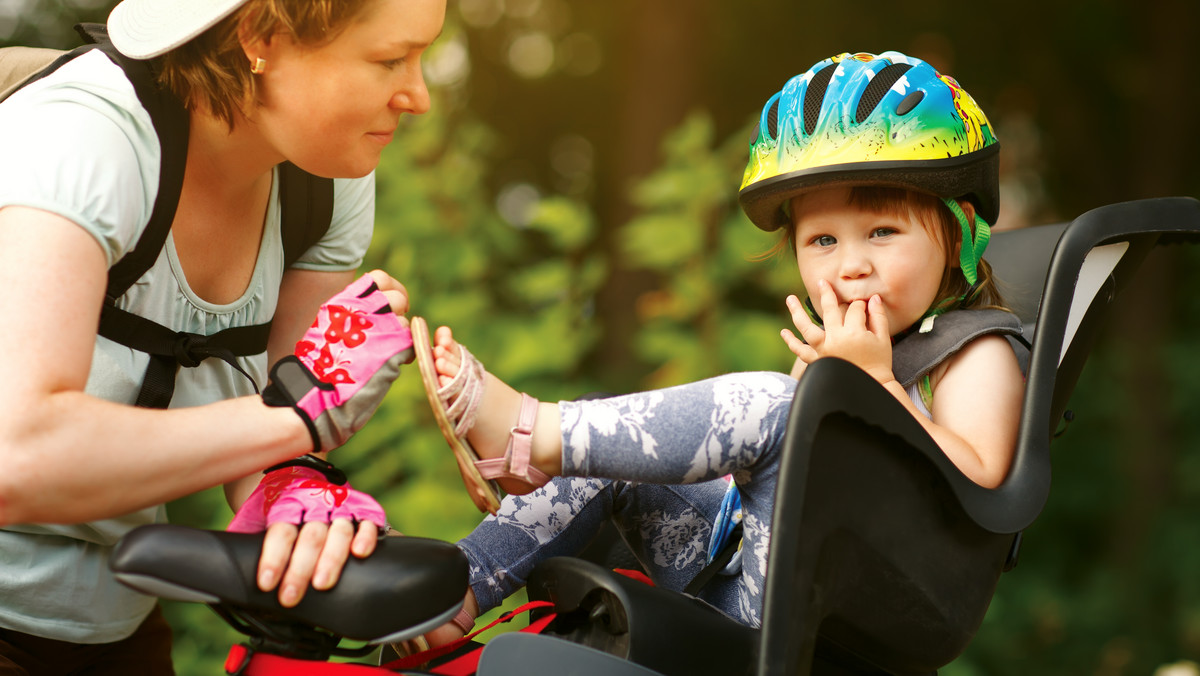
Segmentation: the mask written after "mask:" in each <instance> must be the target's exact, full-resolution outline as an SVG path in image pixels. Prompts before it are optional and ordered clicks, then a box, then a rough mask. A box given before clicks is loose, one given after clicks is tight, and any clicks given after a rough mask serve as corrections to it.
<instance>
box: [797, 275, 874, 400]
mask: <svg viewBox="0 0 1200 676" xmlns="http://www.w3.org/2000/svg"><path fill="white" fill-rule="evenodd" d="M817 293H818V294H819V296H820V303H821V317H822V320H823V322H824V324H825V327H824V329H822V328H820V327H818V326H816V325H815V324H814V323H813V322H812V320H811V319H809V317H808V315H807V314H806V313H805V312H804V308H803V307H802V306H801V305H800V301H799V299H797V298H796V297H795V296H790V297H788V301H787V303H788V309H789V310H790V311H791V313H792V321H793V322H794V323H795V324H796V328H797V329H799V330H800V335H802V336H804V339H805V340H806V341H808V345H804V344H803V343H801V342H800V341H799V339H797V338H796V336H795V335H793V334H792V332H791V331H788V330H786V329H785V330H784V331H783V332H782V334H781V335H782V336H783V340H784V342H785V343H787V345H788V348H789V349H791V350H792V353H793V354H795V355H796V356H797V357H799V358H800V359H801V360H802V361H804V362H805V363H806V364H811V363H812V362H814V361H816V360H817V359H819V358H821V357H839V358H841V359H845V360H846V361H849V362H850V363H852V364H854V365H855V366H858V367H859V368H861V369H862V370H864V371H866V372H867V373H868V374H870V376H871V377H873V378H875V379H876V380H878V381H879V382H880V383H887V382H889V381H892V380H895V375H894V374H893V373H892V337H891V332H890V330H889V327H888V320H887V315H886V314H885V313H884V311H883V301H882V300H881V299H880V298H879V296H878V295H874V296H872V297H871V298H870V299H869V300H868V301H865V302H864V301H861V300H856V301H854V302H852V303H850V305H849V306H847V307H846V309H845V311H844V312H843V310H842V308H841V306H840V305H839V304H838V299H837V294H835V293H834V291H833V288H832V287H831V286H830V285H829V283H828V282H826V281H824V280H821V281H820V282H818V286H817Z"/></svg>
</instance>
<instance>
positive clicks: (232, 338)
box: [100, 304, 271, 408]
mask: <svg viewBox="0 0 1200 676" xmlns="http://www.w3.org/2000/svg"><path fill="white" fill-rule="evenodd" d="M270 331H271V323H270V322H267V323H265V324H254V325H252V326H234V327H230V328H228V329H225V330H223V331H218V332H217V333H214V334H212V335H209V336H202V335H200V334H198V333H187V332H186V331H172V330H171V329H168V328H167V327H165V326H163V325H162V324H159V323H157V322H154V321H151V320H149V319H146V318H145V317H140V316H138V315H135V314H133V313H131V312H126V311H125V310H122V309H120V308H118V307H116V306H114V305H110V304H105V305H104V307H103V308H102V309H101V311H100V335H102V336H104V337H105V338H108V339H109V340H112V341H115V342H117V343H120V344H121V345H124V346H126V347H130V348H133V349H135V350H138V351H141V352H146V353H148V354H149V355H150V363H149V364H147V366H146V376H145V379H144V380H143V381H142V389H141V392H139V393H138V398H137V402H136V405H137V406H143V407H146V408H166V407H167V405H169V404H170V403H171V396H172V395H173V394H174V393H175V374H176V371H177V370H178V369H179V367H180V366H185V367H188V368H192V367H195V366H199V365H200V362H202V361H204V360H205V359H207V358H209V357H216V358H218V359H221V360H223V361H225V362H226V363H228V364H229V365H230V366H232V367H233V368H234V370H236V371H237V372H238V373H241V374H242V375H244V376H246V378H247V379H248V380H249V381H250V382H251V383H252V384H254V378H252V377H250V374H249V373H246V370H245V369H243V368H242V367H241V366H240V365H239V364H238V363H237V357H248V356H250V355H255V354H259V353H260V352H262V351H264V350H265V349H266V346H267V337H268V335H269V334H270ZM254 391H255V392H257V391H258V385H257V384H254Z"/></svg>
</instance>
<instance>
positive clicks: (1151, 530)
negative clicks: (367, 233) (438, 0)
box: [0, 0, 1200, 676]
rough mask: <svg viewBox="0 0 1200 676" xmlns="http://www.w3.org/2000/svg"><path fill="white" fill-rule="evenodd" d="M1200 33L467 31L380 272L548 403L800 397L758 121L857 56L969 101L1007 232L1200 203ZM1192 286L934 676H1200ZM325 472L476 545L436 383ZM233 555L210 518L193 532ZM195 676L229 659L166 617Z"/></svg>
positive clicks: (1, 1)
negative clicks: (750, 157)
mask: <svg viewBox="0 0 1200 676" xmlns="http://www.w3.org/2000/svg"><path fill="white" fill-rule="evenodd" d="M113 4H115V2H113V1H112V0H0V44H26V45H41V46H52V47H70V46H73V45H75V44H76V42H77V41H76V39H75V38H74V34H73V33H72V31H71V26H72V24H73V23H75V22H76V21H80V20H91V21H102V20H103V19H104V18H105V17H106V16H107V14H108V11H109V10H110V9H111V7H112V5H113ZM1198 40H1200V5H1198V4H1197V3H1195V2H1192V1H1190V0H1147V1H1144V2H1139V3H1133V2H1129V1H1128V0H1093V1H1091V2H1081V1H1077V0H1057V1H1054V2H1045V1H1042V2H1033V1H1032V0H1012V1H1011V2H1007V3H1002V4H992V3H962V2H949V1H948V0H929V1H918V2H911V3H897V2H886V3H885V2H875V1H873V0H863V1H862V2H856V3H844V4H835V3H811V2H799V1H796V0H791V1H787V0H738V1H737V2H727V1H724V0H606V1H604V2H598V1H594V0H592V1H589V0H580V1H576V2H569V1H568V0H451V2H450V6H449V10H448V15H447V24H446V29H445V32H444V34H443V36H442V38H441V39H440V41H439V42H438V43H437V44H436V45H435V46H434V47H433V48H432V49H431V50H430V53H429V54H428V56H427V58H426V63H425V67H426V73H427V77H428V80H429V84H430V87H431V89H432V90H433V96H434V107H433V110H432V111H431V112H430V113H429V114H427V115H425V116H422V117H419V118H411V119H406V120H405V121H404V123H403V125H402V127H403V128H402V130H401V133H400V134H398V135H397V140H396V142H395V143H394V144H393V145H392V146H390V147H389V148H388V150H387V151H386V153H385V156H384V159H383V163H382V164H381V166H380V167H379V169H378V188H379V191H378V205H379V212H378V221H377V225H376V233H375V239H374V243H373V246H372V249H371V252H370V254H369V257H368V258H369V260H368V261H367V263H366V265H367V266H379V267H383V268H385V269H387V270H388V271H389V272H390V273H391V274H392V275H393V276H395V277H397V278H399V279H400V280H402V281H403V282H405V284H406V285H407V286H408V289H409V291H410V293H411V297H412V307H413V311H414V313H415V314H419V315H422V316H424V317H426V318H427V319H428V320H429V321H430V323H431V324H435V325H436V324H443V323H444V324H448V325H450V326H452V327H453V328H454V329H455V333H456V335H457V336H458V337H459V339H460V340H462V341H463V342H464V343H466V344H467V345H469V346H470V347H471V349H472V351H473V352H474V353H475V354H476V355H478V356H479V357H480V358H481V359H482V360H483V362H484V363H485V365H486V366H487V367H488V368H489V370H491V371H493V372H495V373H497V374H499V375H500V376H501V377H503V378H505V379H507V380H508V381H509V382H510V383H512V384H513V385H514V386H516V387H517V388H518V389H523V390H527V391H529V392H531V393H533V394H534V395H536V396H538V397H539V398H542V399H554V398H563V399H570V398H575V397H577V396H580V395H582V394H585V393H588V392H595V391H606V392H626V391H633V390H636V389H644V388H648V387H658V386H664V385H671V384H677V383H682V382H687V381H691V380H696V379H700V378H704V377H707V376H711V375H715V374H719V373H723V372H728V371H734V370H751V369H775V370H786V369H787V368H788V366H789V364H790V362H791V359H790V354H789V353H788V351H787V349H786V348H785V347H784V346H783V344H782V342H781V341H780V340H779V338H778V331H779V329H780V328H782V327H784V326H786V325H787V323H788V318H787V315H786V313H785V311H784V307H783V297H784V296H785V295H786V294H787V293H791V292H799V291H801V289H800V288H799V280H798V275H797V274H796V272H795V266H794V264H793V263H790V262H789V261H786V260H782V259H777V260H769V261H757V260H755V259H754V258H755V256H756V255H758V254H761V253H762V252H764V251H766V250H767V249H769V248H770V247H771V246H772V245H773V244H774V239H773V237H772V236H771V235H767V234H764V233H762V232H760V231H758V230H757V229H756V228H754V227H753V226H752V225H750V223H749V222H748V221H747V220H746V219H745V217H744V216H743V215H742V214H741V212H740V211H739V209H738V207H737V203H736V190H737V187H738V184H739V182H740V179H741V174H742V169H743V167H744V164H745V159H746V157H745V156H746V148H747V142H748V139H749V135H750V125H751V122H752V121H753V120H757V117H758V113H759V110H760V108H761V106H762V104H763V103H764V102H765V101H766V99H767V98H768V97H769V96H770V95H771V94H772V93H773V92H775V91H777V90H778V89H779V88H780V87H781V86H782V85H783V84H784V82H785V81H786V80H787V79H788V78H790V77H791V76H793V75H796V74H798V73H801V72H803V71H804V70H806V69H807V68H808V66H810V65H811V64H812V63H814V62H816V61H817V60H819V59H822V58H825V57H827V56H830V55H832V54H836V53H839V52H843V51H850V52H855V51H869V52H880V51H884V50H889V49H895V50H900V51H903V52H906V53H908V54H911V55H914V56H918V57H921V58H923V59H926V60H928V61H930V62H931V63H932V64H933V65H935V66H936V67H937V68H938V69H939V70H941V71H942V72H944V73H949V74H951V75H953V76H955V77H956V78H957V79H958V81H959V82H960V83H961V84H962V85H963V86H964V87H965V88H966V89H967V90H968V91H969V92H971V93H972V94H973V96H974V97H975V99H976V100H977V101H978V102H979V104H980V105H981V106H982V107H983V109H984V110H985V111H986V112H987V114H988V116H989V117H990V119H991V122H992V124H993V127H994V129H995V131H996V134H997V136H998V138H999V139H1000V142H1001V146H1002V148H1003V153H1002V158H1003V166H1002V172H1003V174H1002V201H1003V207H1002V212H1001V217H1000V221H999V222H998V223H997V224H996V227H997V228H998V229H1005V228H1020V227H1029V226H1033V225H1038V224H1044V223H1051V222H1057V221H1065V220H1070V219H1072V218H1074V217H1075V216H1077V215H1079V214H1080V213H1083V212H1084V211H1087V210H1088V209H1091V208H1093V207H1096V206H1100V205H1103V204H1108V203H1112V202H1118V201H1123V200H1129V199H1136V198H1143V197H1158V196H1166V195H1198V194H1200V162H1197V160H1196V155H1197V151H1198V150H1200V148H1198V144H1197V135H1196V133H1195V132H1194V130H1192V129H1191V128H1190V127H1188V125H1189V124H1191V123H1192V122H1195V121H1197V117H1198V115H1197V113H1198V110H1200V109H1198V106H1197V104H1198V103H1200V100H1198V99H1200V75H1198V74H1197V73H1196V72H1195V70H1194V69H1195V66H1194V61H1193V58H1192V56H1193V51H1194V46H1195V45H1196V44H1197V43H1198ZM1198 262H1200V258H1198V255H1197V253H1196V252H1194V251H1191V250H1188V249H1171V250H1164V251H1162V252H1159V253H1157V254H1155V257H1154V258H1153V259H1152V260H1151V261H1150V262H1149V263H1148V264H1147V265H1146V266H1145V267H1144V268H1143V270H1142V273H1141V276H1140V278H1139V280H1138V282H1137V286H1136V288H1134V289H1132V290H1131V291H1130V292H1129V293H1128V294H1127V295H1126V297H1125V298H1126V300H1125V303H1124V305H1122V306H1121V307H1120V308H1119V311H1118V312H1117V313H1116V316H1115V317H1114V319H1113V321H1112V323H1111V326H1110V328H1109V330H1108V332H1107V336H1106V338H1105V341H1104V343H1103V344H1102V345H1101V346H1100V348H1099V349H1098V350H1097V351H1096V353H1095V354H1094V356H1093V357H1092V359H1091V362H1090V364H1089V367H1088V370H1087V371H1086V372H1085V374H1084V377H1083V379H1082V381H1081V383H1080V385H1079V388H1078V390H1077V392H1076V396H1075V399H1074V400H1073V402H1072V409H1073V410H1074V411H1075V413H1076V418H1075V421H1074V423H1073V424H1072V425H1071V426H1070V429H1069V430H1068V431H1067V433H1066V434H1065V435H1064V436H1063V437H1062V438H1060V439H1059V440H1058V441H1057V442H1056V443H1055V444H1054V446H1053V453H1054V469H1055V478H1054V486H1053V490H1052V491H1051V495H1050V500H1049V503H1048V504H1047V506H1046V509H1045V511H1044V513H1043V514H1042V516H1041V517H1040V518H1039V519H1038V520H1037V522H1035V523H1034V524H1033V526H1031V527H1030V528H1029V530H1028V531H1027V532H1026V534H1025V540H1024V547H1023V551H1022V557H1021V561H1020V565H1019V566H1018V567H1017V568H1016V569H1015V570H1013V571H1012V572H1010V573H1007V574H1006V575H1005V576H1004V577H1003V578H1002V580H1001V583H1000V586H999V591H998V594H997V596H996V598H995V600H994V602H993V604H992V607H991V609H990V611H989V614H988V617H987V619H986V620H985V622H984V625H983V627H982V628H981V630H980V632H979V634H978V636H977V638H976V639H975V641H974V643H973V644H972V646H971V647H970V648H969V649H968V650H967V652H966V653H965V654H964V655H963V656H962V657H961V658H959V659H958V660H957V661H955V662H954V663H953V664H951V665H950V666H948V667H946V668H945V669H944V670H943V672H942V673H944V674H946V675H948V676H968V675H970V676H974V675H984V674H1012V673H1025V674H1096V675H1116V674H1152V673H1155V672H1158V673H1161V674H1165V673H1196V671H1195V669H1194V665H1192V664H1191V661H1192V660H1200V452H1198V448H1200V438H1198V437H1200V416H1197V415H1195V414H1194V413H1193V409H1194V408H1195V407H1197V406H1200V358H1198V357H1197V356H1196V355H1195V346H1196V344H1197V341H1196V340H1195V338H1194V333H1195V330H1196V329H1197V327H1198V326H1200V317H1198V316H1197V315H1198V312H1197V311H1198V310H1200V307H1198V305H1200V303H1198V302H1197V293H1196V292H1195V291H1194V289H1196V288H1197V282H1198V281H1200V279H1198V278H1200V266H1198V265H1197V263H1198ZM335 456H336V457H335V458H333V459H334V460H336V462H337V463H338V464H339V465H341V466H342V467H344V468H345V469H346V470H347V471H348V472H349V474H350V475H351V477H352V479H353V481H354V482H355V484H356V486H357V487H358V488H360V489H363V490H366V491H368V492H371V493H373V494H374V495H376V496H378V497H379V498H380V499H381V501H382V502H383V503H384V506H385V507H386V508H387V509H388V512H389V514H390V515H391V518H392V520H393V523H394V524H395V525H396V526H397V527H398V528H399V529H400V530H402V531H403V532H405V533H407V534H410V535H423V536H428V537H436V538H442V539H449V540H453V539H455V538H457V537H460V536H461V535H463V534H465V533H466V532H468V531H469V530H470V528H471V527H472V526H473V525H474V524H475V523H476V522H477V521H478V518H479V515H478V514H477V513H476V512H475V510H474V508H473V507H472V505H471V502H470V500H469V499H468V498H467V496H466V494H465V493H464V492H463V491H462V488H461V482H460V480H459V478H458V473H457V471H456V469H455V466H454V463H453V462H451V455H450V453H449V451H448V449H447V448H446V446H445V444H444V442H443V441H442V439H441V437H440V435H439V433H438V432H437V429H436V427H435V426H434V425H433V423H432V418H431V416H430V414H429V411H428V405H427V403H426V402H425V400H424V394H423V393H422V391H421V387H420V380H419V378H418V377H417V374H416V371H415V369H410V371H409V373H407V374H405V375H404V376H402V378H401V379H400V381H399V382H398V383H397V385H396V386H395V387H394V388H393V390H392V392H391V393H390V394H389V396H388V399H387V401H386V402H385V404H384V407H383V408H382V410H381V411H380V413H379V414H378V415H377V416H376V417H375V418H374V420H373V421H372V423H371V424H370V425H369V426H368V427H367V428H366V429H365V430H364V431H363V432H362V433H360V434H359V435H357V436H356V437H355V438H354V439H353V440H352V442H351V443H350V444H349V445H348V446H347V447H345V448H342V449H339V450H338V451H337V452H336V454H335ZM171 514H172V518H173V519H174V520H175V521H178V522H181V523H190V524H193V525H199V526H206V527H222V526H223V525H224V524H225V523H226V522H227V521H228V519H229V517H230V513H229V510H228V507H226V506H225V504H224V502H223V500H222V499H221V498H220V497H219V495H218V494H217V493H216V492H215V491H210V492H208V493H204V494H200V495H197V496H194V497H192V498H188V499H186V500H182V501H180V502H177V503H174V504H172V505H171ZM168 612H169V616H170V618H171V620H172V623H173V624H174V626H175V628H176V632H177V634H176V641H177V646H176V656H177V663H178V666H177V668H178V670H179V672H180V673H181V674H185V675H186V674H212V673H219V671H218V670H219V669H220V668H221V666H220V665H221V663H222V661H223V659H224V656H225V654H226V652H227V651H228V648H229V645H231V644H232V643H234V642H236V641H237V639H238V636H237V635H236V634H235V633H234V632H233V631H232V630H230V629H228V628H227V627H226V626H225V625H224V624H223V623H222V622H221V621H220V620H218V619H217V618H216V616H215V615H213V614H212V613H211V612H209V611H208V610H207V609H206V608H203V607H201V606H195V605H176V604H170V606H169V608H168Z"/></svg>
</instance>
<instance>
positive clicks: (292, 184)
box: [279, 162, 333, 270]
mask: <svg viewBox="0 0 1200 676" xmlns="http://www.w3.org/2000/svg"><path fill="white" fill-rule="evenodd" d="M279 208H280V212H279V219H280V230H281V231H282V232H283V269H284V270H287V269H288V268H290V267H292V264H293V263H295V262H296V261H297V260H299V259H300V257H301V256H303V255H304V252H306V251H308V250H309V249H310V248H311V247H312V246H313V245H314V244H316V243H317V242H319V241H321V237H323V236H324V235H325V232H326V231H327V230H329V223H330V221H332V220H333V179H331V178H322V177H320V176H313V175H312V174H310V173H308V172H306V171H304V170H303V169H301V168H299V167H297V166H296V165H294V164H292V163H291V162H284V163H283V164H281V165H279Z"/></svg>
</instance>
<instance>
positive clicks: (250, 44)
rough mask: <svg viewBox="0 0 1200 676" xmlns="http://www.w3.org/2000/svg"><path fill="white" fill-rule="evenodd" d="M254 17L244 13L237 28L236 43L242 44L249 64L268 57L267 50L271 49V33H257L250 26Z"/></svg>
mask: <svg viewBox="0 0 1200 676" xmlns="http://www.w3.org/2000/svg"><path fill="white" fill-rule="evenodd" d="M254 18H255V17H254V15H253V14H246V15H245V16H243V17H242V18H241V21H239V22H238V29H237V37H238V43H239V44H241V46H242V52H243V53H244V54H245V55H246V60H247V61H248V62H249V63H251V64H253V63H254V62H255V61H257V60H258V59H261V58H268V59H269V58H270V56H269V54H268V52H269V51H270V49H271V35H269V34H268V35H266V36H263V35H258V34H256V32H255V31H254V29H252V28H251V23H252V22H253V21H254Z"/></svg>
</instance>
